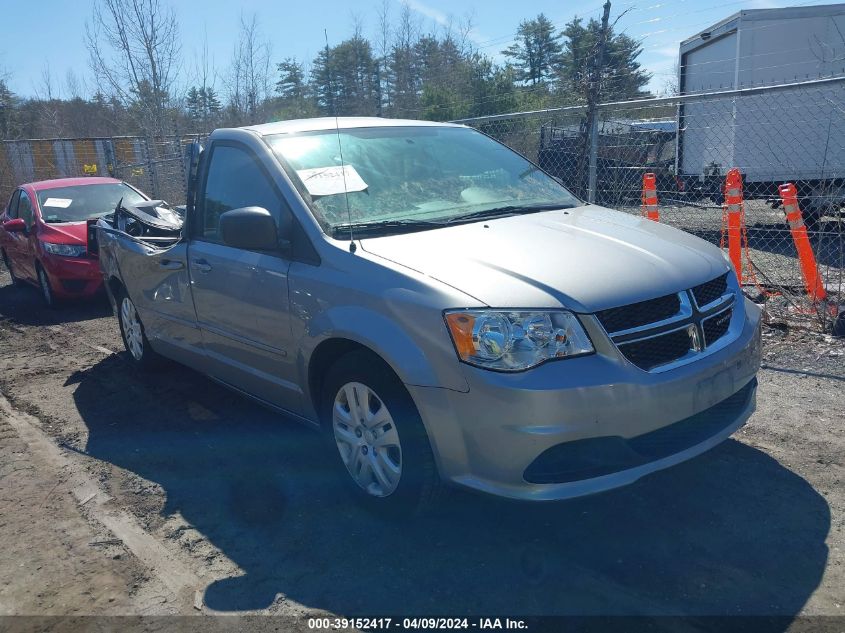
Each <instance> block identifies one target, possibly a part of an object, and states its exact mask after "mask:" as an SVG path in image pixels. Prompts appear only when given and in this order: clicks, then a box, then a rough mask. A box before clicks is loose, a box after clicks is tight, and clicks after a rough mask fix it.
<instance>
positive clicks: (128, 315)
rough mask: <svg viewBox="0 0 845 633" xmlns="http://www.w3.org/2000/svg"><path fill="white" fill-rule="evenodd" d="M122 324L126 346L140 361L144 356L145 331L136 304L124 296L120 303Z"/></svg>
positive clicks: (133, 356)
mask: <svg viewBox="0 0 845 633" xmlns="http://www.w3.org/2000/svg"><path fill="white" fill-rule="evenodd" d="M120 325H121V327H122V328H123V337H124V338H125V339H126V348H127V349H128V350H129V353H130V354H132V358H134V359H135V360H137V361H140V360H141V359H142V358H143V356H144V332H143V330H142V329H141V321H140V320H139V319H138V313H137V312H136V311H135V305H134V304H133V303H132V301H131V300H130V299H129V297H124V298H123V301H121V303H120Z"/></svg>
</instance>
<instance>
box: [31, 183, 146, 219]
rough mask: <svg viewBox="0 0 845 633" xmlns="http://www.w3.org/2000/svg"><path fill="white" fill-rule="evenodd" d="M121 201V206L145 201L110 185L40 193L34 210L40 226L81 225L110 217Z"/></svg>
mask: <svg viewBox="0 0 845 633" xmlns="http://www.w3.org/2000/svg"><path fill="white" fill-rule="evenodd" d="M121 198H122V199H123V204H124V205H132V204H138V203H139V202H143V201H144V200H146V198H144V196H142V195H141V194H140V193H138V192H137V191H135V190H134V189H133V188H132V187H130V186H129V185H126V184H124V183H122V182H114V183H103V184H98V185H93V184H92V185H72V186H70V187H58V188H56V189H42V190H40V191H39V192H38V206H39V207H41V219H42V220H44V222H47V223H57V222H84V221H85V220H90V219H91V218H97V217H100V216H102V215H108V214H109V213H112V212H113V211H114V208H115V207H116V206H117V203H118V202H119V201H120V200H121Z"/></svg>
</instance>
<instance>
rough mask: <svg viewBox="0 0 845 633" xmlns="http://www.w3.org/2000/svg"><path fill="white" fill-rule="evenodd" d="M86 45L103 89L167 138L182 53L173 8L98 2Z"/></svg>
mask: <svg viewBox="0 0 845 633" xmlns="http://www.w3.org/2000/svg"><path fill="white" fill-rule="evenodd" d="M85 41H86V46H87V47H88V52H89V56H90V65H91V69H92V70H93V72H94V76H95V78H96V80H97V83H98V88H99V90H100V91H101V92H103V93H105V94H107V95H108V96H109V97H113V98H116V99H117V100H119V101H120V102H121V103H122V104H123V105H125V106H129V107H130V108H131V109H134V110H135V111H136V112H137V114H138V118H139V124H140V127H141V128H142V129H143V130H145V131H148V132H152V133H154V134H159V135H160V134H162V133H163V130H164V127H165V126H164V119H165V117H166V114H167V108H168V106H169V105H170V99H171V90H172V89H173V86H174V84H175V82H176V78H177V75H178V72H179V59H180V53H181V47H180V44H179V24H178V22H177V20H176V13H175V12H174V11H173V9H172V8H170V7H165V6H163V4H162V2H161V0H95V1H94V10H93V14H92V17H91V21H90V22H88V23H87V24H86V27H85Z"/></svg>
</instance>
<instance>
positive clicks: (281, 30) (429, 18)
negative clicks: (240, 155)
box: [0, 0, 827, 96]
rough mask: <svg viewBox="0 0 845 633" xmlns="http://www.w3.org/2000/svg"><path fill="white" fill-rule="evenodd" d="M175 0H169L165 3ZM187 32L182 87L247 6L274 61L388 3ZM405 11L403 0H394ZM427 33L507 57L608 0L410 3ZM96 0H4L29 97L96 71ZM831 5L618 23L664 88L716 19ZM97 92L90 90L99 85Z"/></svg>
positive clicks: (294, 1)
mask: <svg viewBox="0 0 845 633" xmlns="http://www.w3.org/2000/svg"><path fill="white" fill-rule="evenodd" d="M164 1H165V2H167V1H168V0H164ZM170 1H171V3H172V6H173V7H174V8H175V9H176V11H177V15H178V17H179V21H180V23H181V29H182V52H183V58H184V61H183V65H182V71H181V79H182V83H190V81H191V79H192V78H193V77H195V70H194V69H195V67H196V59H197V57H198V54H199V51H200V49H201V47H202V42H203V33H204V32H205V33H207V38H208V45H209V51H210V55H211V57H213V61H214V64H215V66H216V69H217V72H218V74H221V75H222V74H224V73H225V72H226V68H227V66H228V64H229V59H230V57H231V52H232V47H233V46H234V42H235V38H236V35H237V24H238V20H239V17H240V14H241V12H243V13H244V14H245V15H247V16H249V15H251V14H253V13H254V14H256V15H257V16H258V19H259V22H260V24H261V28H262V30H263V32H264V35H265V37H266V38H267V39H268V40H270V42H271V44H272V57H273V61H274V62H275V61H279V60H281V59H283V58H285V57H288V56H296V57H298V58H300V59H303V60H306V61H307V60H309V59H311V58H313V56H314V55H315V53H316V52H317V51H318V50H319V49H320V48H321V47H322V46H323V43H324V36H323V29H327V31H328V36H329V41H330V42H331V43H333V44H334V43H337V42H339V41H341V40H342V39H344V38H345V37H347V36H348V35H349V34H350V32H351V30H352V25H353V22H354V17H353V16H357V17H358V18H359V19H360V20H361V22H362V24H363V31H364V34H365V35H367V36H370V37H371V38H375V35H376V30H377V9H378V7H379V6H380V4H381V0H369V1H364V2H361V1H355V2H350V1H348V0H347V1H343V0H318V1H312V2H305V1H302V0H241V1H240V2H220V1H219V0H170ZM389 1H390V10H391V11H392V13H393V15H394V16H395V15H398V13H399V11H400V9H401V6H400V3H401V1H402V0H389ZM406 1H407V3H408V5H409V6H410V7H411V8H412V10H413V12H414V15H415V16H416V17H417V19H418V20H419V21H420V25H421V27H422V28H423V29H424V30H432V29H435V28H442V27H443V26H444V25H446V24H448V23H449V21H450V19H451V20H452V21H453V22H459V21H460V20H462V19H464V18H466V16H472V22H473V24H474V29H473V31H472V33H471V38H472V40H473V42H474V43H475V44H476V46H478V47H479V48H480V50H481V51H483V52H484V53H487V54H488V55H490V56H492V57H494V59H497V60H499V59H501V57H500V54H499V53H500V51H501V50H502V49H503V48H505V47H506V46H507V45H508V44H509V43H510V42H511V41H512V39H513V35H514V32H515V31H516V28H517V26H518V24H519V22H520V20H522V19H525V18H530V17H533V16H535V15H537V14H538V13H540V12H543V13H545V14H546V16H547V17H549V18H550V19H551V20H552V21H553V22H554V23H555V24H556V25H559V26H562V25H563V24H565V23H566V22H567V21H569V20H570V19H571V18H572V17H573V16H575V15H578V16H580V17H584V18H587V19H588V18H591V17H593V18H599V17H600V16H601V7H602V4H603V0H581V1H579V2H572V1H569V0H532V1H531V2H530V3H522V2H514V1H513V0H406ZM90 4H91V3H90V0H89V1H88V2H68V1H67V0H29V1H17V0H15V1H13V0H0V6H2V8H0V18H2V19H0V21H1V22H2V23H3V24H5V25H6V26H7V27H9V26H10V25H17V28H16V32H17V34H18V35H19V36H20V37H15V38H11V37H6V38H3V39H2V40H0V72H3V71H5V74H6V75H7V77H8V80H9V84H10V87H11V88H12V90H13V91H15V92H16V93H18V94H21V95H27V96H29V95H34V94H36V93H43V91H44V88H43V86H44V83H43V80H42V76H43V74H44V70H45V68H48V67H49V72H50V75H51V77H52V82H53V91H54V93H58V94H59V95H61V94H62V93H63V92H66V89H65V88H64V85H65V79H66V76H67V73H68V71H69V70H72V71H73V72H74V73H75V74H77V75H78V76H80V77H85V76H87V75H88V69H87V59H88V55H87V52H86V50H85V45H84V37H83V35H84V30H85V22H86V20H88V19H89V18H90V13H91V7H90ZM811 4H827V3H826V2H823V1H809V2H808V1H806V0H799V1H798V2H794V1H793V2H781V1H779V0H740V1H736V0H734V1H731V0H728V1H724V2H715V3H714V2H712V0H636V1H634V0H615V1H614V2H613V9H612V13H611V20H613V19H615V17H616V16H618V15H619V14H620V13H621V12H623V11H626V10H627V13H626V14H625V15H624V16H622V18H621V19H620V20H619V22H618V24H617V31H624V32H625V33H627V34H629V35H631V36H633V37H636V38H642V39H643V48H644V51H643V54H642V56H641V57H640V61H641V63H642V64H643V66H644V67H645V68H646V69H647V70H649V71H651V72H652V73H654V77H653V79H652V83H651V86H650V88H651V89H652V90H655V91H657V90H660V89H661V88H662V87H663V85H664V84H665V82H666V81H667V80H668V79H669V78H670V77H671V75H672V70H673V67H674V65H675V59H676V57H677V51H678V43H679V42H680V41H681V40H682V39H684V38H686V37H688V36H689V35H692V34H694V33H696V32H698V31H700V30H702V29H704V28H706V27H707V26H709V25H710V24H712V23H714V22H717V21H719V20H721V19H722V18H724V17H727V16H728V15H731V14H733V13H735V12H737V11H739V10H742V9H760V8H771V7H781V6H794V5H811ZM218 84H220V85H222V81H220V80H218ZM88 92H89V93H90V92H91V90H90V87H89V90H88Z"/></svg>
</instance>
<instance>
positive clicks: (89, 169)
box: [82, 163, 97, 174]
mask: <svg viewBox="0 0 845 633" xmlns="http://www.w3.org/2000/svg"><path fill="white" fill-rule="evenodd" d="M82 171H83V173H86V174H96V173H97V164H96V163H94V164H93V165H82Z"/></svg>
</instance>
